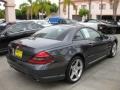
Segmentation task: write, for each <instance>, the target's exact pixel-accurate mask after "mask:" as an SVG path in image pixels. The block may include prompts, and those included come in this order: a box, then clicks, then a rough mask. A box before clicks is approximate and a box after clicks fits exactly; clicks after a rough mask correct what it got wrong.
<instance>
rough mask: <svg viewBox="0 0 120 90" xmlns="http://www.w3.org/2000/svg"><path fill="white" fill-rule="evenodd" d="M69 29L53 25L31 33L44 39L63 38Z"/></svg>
mask: <svg viewBox="0 0 120 90" xmlns="http://www.w3.org/2000/svg"><path fill="white" fill-rule="evenodd" d="M69 31H70V30H69V29H68V28H64V27H59V26H53V27H47V28H44V29H42V30H40V31H38V32H37V33H35V34H34V35H33V37H40V38H46V39H54V40H63V39H64V38H65V36H66V35H67V34H68V32H69Z"/></svg>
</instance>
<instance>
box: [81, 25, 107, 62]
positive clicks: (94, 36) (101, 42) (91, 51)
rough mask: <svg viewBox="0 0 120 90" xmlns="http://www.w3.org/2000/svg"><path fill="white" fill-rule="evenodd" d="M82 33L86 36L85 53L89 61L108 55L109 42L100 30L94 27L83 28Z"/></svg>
mask: <svg viewBox="0 0 120 90" xmlns="http://www.w3.org/2000/svg"><path fill="white" fill-rule="evenodd" d="M81 33H82V34H83V35H84V38H85V42H86V43H85V45H84V48H85V55H86V57H87V61H88V63H92V62H94V61H96V60H98V59H100V58H102V57H105V56H106V53H107V47H108V43H107V41H106V40H105V39H104V38H103V37H102V36H101V34H100V33H99V32H97V31H96V30H94V29H92V28H88V27H85V28H82V29H81Z"/></svg>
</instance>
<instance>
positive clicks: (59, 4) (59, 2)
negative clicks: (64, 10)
mask: <svg viewBox="0 0 120 90" xmlns="http://www.w3.org/2000/svg"><path fill="white" fill-rule="evenodd" d="M59 16H60V0H59Z"/></svg>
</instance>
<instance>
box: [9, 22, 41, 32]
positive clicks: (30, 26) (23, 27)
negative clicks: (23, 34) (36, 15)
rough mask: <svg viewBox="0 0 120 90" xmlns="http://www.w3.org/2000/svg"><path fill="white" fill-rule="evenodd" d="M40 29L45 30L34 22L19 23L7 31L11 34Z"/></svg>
mask: <svg viewBox="0 0 120 90" xmlns="http://www.w3.org/2000/svg"><path fill="white" fill-rule="evenodd" d="M38 28H43V27H42V26H41V25H39V24H36V23H33V22H19V23H16V24H14V25H11V26H10V27H9V28H7V31H8V32H10V33H14V32H17V31H27V30H35V29H38Z"/></svg>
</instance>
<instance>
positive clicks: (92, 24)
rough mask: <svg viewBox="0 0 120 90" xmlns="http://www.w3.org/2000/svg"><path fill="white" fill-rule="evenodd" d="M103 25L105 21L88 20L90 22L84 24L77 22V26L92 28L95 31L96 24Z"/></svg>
mask: <svg viewBox="0 0 120 90" xmlns="http://www.w3.org/2000/svg"><path fill="white" fill-rule="evenodd" d="M103 23H105V21H103V20H96V19H90V20H85V21H84V22H79V24H82V25H85V26H89V27H92V28H94V29H96V30H98V24H103Z"/></svg>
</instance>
